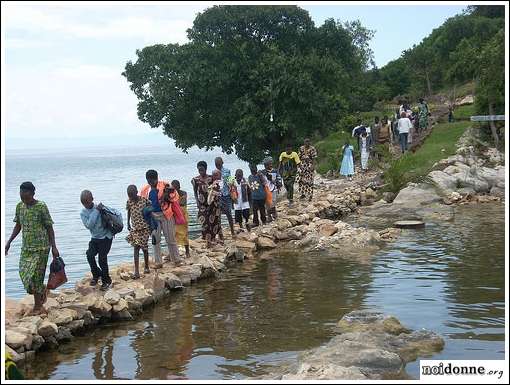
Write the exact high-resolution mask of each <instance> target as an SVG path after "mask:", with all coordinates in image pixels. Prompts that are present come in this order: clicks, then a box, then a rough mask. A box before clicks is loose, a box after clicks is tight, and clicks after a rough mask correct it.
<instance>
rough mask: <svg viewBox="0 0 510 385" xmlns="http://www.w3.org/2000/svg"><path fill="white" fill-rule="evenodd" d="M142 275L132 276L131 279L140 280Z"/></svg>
mask: <svg viewBox="0 0 510 385" xmlns="http://www.w3.org/2000/svg"><path fill="white" fill-rule="evenodd" d="M139 278H140V274H131V279H139Z"/></svg>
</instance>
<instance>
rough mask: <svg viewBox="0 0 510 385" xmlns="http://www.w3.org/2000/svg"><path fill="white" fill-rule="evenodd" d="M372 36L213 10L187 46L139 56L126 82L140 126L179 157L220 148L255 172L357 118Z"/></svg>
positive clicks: (330, 24) (287, 15)
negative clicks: (158, 131) (349, 116)
mask: <svg viewBox="0 0 510 385" xmlns="http://www.w3.org/2000/svg"><path fill="white" fill-rule="evenodd" d="M353 31H356V33H357V34H358V35H359V37H358V41H357V42H356V43H355V42H354V41H353ZM367 33H368V32H367V31H364V30H363V28H362V27H361V25H360V24H356V25H355V28H354V29H352V30H347V29H346V28H344V27H343V26H342V25H341V24H340V23H337V22H335V21H334V20H328V21H326V22H325V23H324V24H323V25H322V26H321V27H319V28H316V27H315V26H314V24H313V22H312V20H311V18H310V16H309V15H308V13H307V12H306V11H305V10H303V9H300V8H298V7H296V6H214V7H212V8H209V9H207V10H206V11H204V12H203V13H200V14H199V15H198V16H197V17H196V19H195V21H194V23H193V27H192V28H191V29H189V30H188V37H189V39H190V42H189V43H188V44H185V45H175V44H170V45H154V46H151V47H145V48H143V49H142V50H138V51H137V57H138V58H137V60H136V62H135V63H132V62H128V63H127V64H126V68H125V71H124V73H123V75H124V76H125V77H126V78H127V80H128V82H129V83H130V87H131V89H132V90H133V92H134V93H135V95H136V96H137V98H138V99H139V103H138V116H139V118H140V120H142V121H143V122H146V123H148V124H149V125H150V126H151V127H162V128H163V131H164V133H165V134H166V135H167V136H169V137H170V138H173V139H174V140H175V143H176V146H177V147H179V148H181V149H183V150H184V151H186V150H187V149H189V148H190V147H192V146H193V145H197V146H198V147H199V148H205V149H212V148H213V147H216V146H218V147H221V148H222V150H223V151H224V152H226V153H231V152H233V151H235V153H236V154H237V155H238V156H239V158H241V159H243V160H246V161H253V162H258V161H260V160H261V159H262V158H263V157H264V156H265V155H268V154H275V153H277V152H278V151H280V150H281V149H282V147H284V143H285V142H290V143H293V144H295V143H296V142H298V141H301V140H302V139H303V138H304V137H307V136H312V135H314V134H318V135H325V134H326V133H328V132H329V130H331V129H332V127H334V125H335V123H336V122H338V121H339V120H340V118H341V117H342V116H343V115H345V113H347V112H349V111H351V110H352V108H353V99H352V98H351V97H350V95H351V94H353V90H355V89H356V87H358V85H357V82H356V80H358V79H360V78H361V77H362V72H363V69H364V68H366V66H367V62H366V61H367V60H369V58H370V55H369V54H367V53H366V52H365V53H363V52H362V51H363V50H366V47H367V46H366V44H365V43H363V39H367V38H368V37H369V35H367ZM363 34H365V37H363ZM363 44H365V45H363Z"/></svg>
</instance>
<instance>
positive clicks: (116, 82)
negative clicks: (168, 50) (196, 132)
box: [6, 65, 148, 138]
mask: <svg viewBox="0 0 510 385" xmlns="http://www.w3.org/2000/svg"><path fill="white" fill-rule="evenodd" d="M120 72H121V71H119V70H118V69H117V68H115V67H107V66H98V65H77V66H69V65H64V66H61V67H55V68H51V69H43V68H39V69H30V70H28V69H15V68H14V69H10V70H9V71H8V77H7V88H6V91H7V93H6V95H7V97H6V107H7V108H6V111H7V114H6V115H7V116H6V136H7V137H11V138H12V137H18V138H20V137H34V136H35V137H69V138H74V137H91V136H107V135H114V134H119V135H120V134H125V133H127V134H133V133H141V132H144V131H147V130H148V126H147V125H145V124H143V123H141V122H140V121H139V120H138V118H137V115H136V104H137V99H136V97H135V96H134V94H133V93H132V92H131V90H130V89H129V87H128V83H127V81H126V79H125V78H124V77H122V76H121V73H120Z"/></svg>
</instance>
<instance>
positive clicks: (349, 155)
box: [340, 140, 354, 181]
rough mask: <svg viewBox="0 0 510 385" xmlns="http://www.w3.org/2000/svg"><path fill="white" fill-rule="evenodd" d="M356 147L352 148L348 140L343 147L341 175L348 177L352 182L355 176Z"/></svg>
mask: <svg viewBox="0 0 510 385" xmlns="http://www.w3.org/2000/svg"><path fill="white" fill-rule="evenodd" d="M353 153H354V147H353V146H351V144H350V143H349V141H348V140H347V141H346V142H345V144H344V146H343V147H342V154H343V156H342V165H341V166H340V174H341V175H343V176H345V177H348V178H349V181H352V176H353V175H354V157H353Z"/></svg>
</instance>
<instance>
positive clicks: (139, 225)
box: [126, 184, 152, 279]
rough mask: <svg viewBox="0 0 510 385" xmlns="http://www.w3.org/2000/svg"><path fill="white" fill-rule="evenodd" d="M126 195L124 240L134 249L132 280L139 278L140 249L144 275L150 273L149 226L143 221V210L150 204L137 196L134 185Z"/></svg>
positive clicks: (129, 187)
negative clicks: (127, 232)
mask: <svg viewBox="0 0 510 385" xmlns="http://www.w3.org/2000/svg"><path fill="white" fill-rule="evenodd" d="M127 195H128V197H129V199H128V201H127V203H126V210H127V213H128V217H127V218H128V219H127V223H128V230H129V235H128V236H127V237H126V240H127V241H128V242H129V243H130V244H131V246H133V247H134V255H133V258H134V261H135V272H134V274H133V275H132V276H131V278H133V279H138V278H140V270H139V260H140V249H142V251H143V260H144V270H143V272H144V273H145V274H148V273H150V270H149V245H148V242H147V241H148V239H149V236H150V234H151V230H150V227H149V224H148V223H147V222H146V221H145V220H144V219H143V209H144V208H145V207H150V206H151V205H152V204H151V202H150V200H149V199H147V198H145V197H141V196H139V195H138V190H137V188H136V186H135V185H133V184H132V185H129V186H128V188H127Z"/></svg>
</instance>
